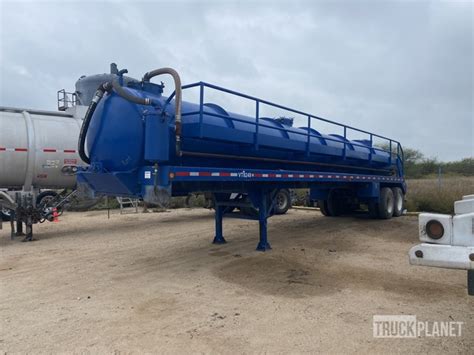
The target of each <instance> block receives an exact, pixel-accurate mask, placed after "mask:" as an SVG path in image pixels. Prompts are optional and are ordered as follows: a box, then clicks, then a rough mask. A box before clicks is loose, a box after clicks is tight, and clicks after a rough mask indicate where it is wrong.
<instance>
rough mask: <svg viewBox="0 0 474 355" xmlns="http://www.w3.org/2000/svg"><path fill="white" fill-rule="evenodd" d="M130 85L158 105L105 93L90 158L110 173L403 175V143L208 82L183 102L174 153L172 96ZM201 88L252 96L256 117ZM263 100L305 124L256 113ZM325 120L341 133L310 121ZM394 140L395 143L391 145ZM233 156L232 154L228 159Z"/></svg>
mask: <svg viewBox="0 0 474 355" xmlns="http://www.w3.org/2000/svg"><path fill="white" fill-rule="evenodd" d="M130 86H132V87H131V88H127V90H129V91H130V92H132V93H133V94H134V95H136V96H139V97H148V98H152V99H153V100H154V101H155V102H157V103H158V106H157V107H156V108H153V107H151V106H141V105H137V104H134V103H132V102H129V101H127V100H125V99H124V98H122V97H120V96H118V95H117V94H116V93H115V92H112V93H111V94H109V95H106V96H105V97H104V98H103V99H102V100H101V102H100V103H99V105H98V106H97V109H96V111H95V113H94V116H93V118H92V121H91V125H90V127H89V131H88V136H87V149H88V151H89V154H90V157H91V162H92V163H100V164H101V165H102V169H103V170H104V171H107V172H118V171H133V170H136V169H139V168H141V167H143V166H144V165H152V164H153V163H160V164H165V165H178V166H179V165H185V166H201V167H202V166H210V167H212V166H214V167H215V166H219V167H239V168H268V169H282V168H284V169H297V170H315V167H317V170H319V171H344V172H348V171H350V172H354V173H362V172H368V171H376V172H377V173H379V174H384V175H388V174H389V173H390V172H393V171H395V172H396V175H398V176H402V175H403V170H402V169H403V167H402V166H403V164H402V149H401V146H400V144H399V143H398V142H396V141H394V140H391V139H388V138H385V137H382V136H379V135H376V134H374V133H370V132H366V131H362V130H358V129H356V128H353V127H349V126H345V125H342V124H339V123H335V122H332V121H328V120H326V119H323V118H320V117H317V116H314V115H309V114H306V113H304V112H301V111H296V110H293V109H289V108H286V107H283V106H281V105H277V104H273V103H270V102H268V101H264V100H260V99H257V98H253V97H250V96H247V95H243V94H240V93H236V92H233V91H230V90H227V89H223V88H220V87H217V86H214V85H210V84H206V83H197V84H193V85H189V86H185V87H183V88H192V87H196V86H198V87H200V93H201V97H200V103H199V104H193V103H188V102H183V105H182V134H181V140H182V145H181V149H182V150H183V152H184V154H183V155H182V156H177V155H176V154H175V150H174V147H175V137H174V133H173V132H174V125H175V122H174V100H172V99H171V98H172V97H173V95H172V96H171V98H168V99H167V98H166V97H163V96H161V86H159V85H153V84H149V83H148V84H147V87H146V89H147V91H145V90H139V88H138V86H139V84H135V83H131V84H130ZM205 88H210V89H213V90H219V91H223V92H225V93H228V94H230V95H238V96H241V97H244V98H246V99H249V100H253V101H255V103H256V117H247V116H242V115H239V114H234V113H228V112H226V111H225V109H224V108H222V107H220V106H218V105H215V104H212V103H205V102H204V95H205V90H204V89H205ZM262 104H265V105H269V106H273V107H277V108H281V109H284V110H286V111H288V112H290V113H293V114H302V115H305V116H307V117H308V126H307V127H301V128H295V127H291V126H290V125H288V124H285V123H282V122H284V121H282V120H275V119H271V118H264V117H260V115H259V107H260V105H262ZM318 120H319V121H324V122H329V123H332V124H334V125H335V126H339V127H342V128H343V130H344V135H335V134H333V135H331V134H322V133H320V132H318V131H317V130H315V129H314V128H312V127H311V126H315V122H313V123H312V121H316V122H317V121H318ZM350 130H352V131H357V132H359V133H364V134H366V135H367V139H366V140H355V141H349V140H348V139H347V138H346V137H345V136H346V135H347V132H348V131H350ZM374 137H378V138H380V139H384V140H386V142H387V145H388V146H392V148H393V149H394V150H393V154H390V153H389V152H388V151H386V150H384V149H382V148H379V147H375V146H372V143H371V142H372V140H373V138H374ZM395 147H396V149H395ZM233 157H235V158H234V159H233Z"/></svg>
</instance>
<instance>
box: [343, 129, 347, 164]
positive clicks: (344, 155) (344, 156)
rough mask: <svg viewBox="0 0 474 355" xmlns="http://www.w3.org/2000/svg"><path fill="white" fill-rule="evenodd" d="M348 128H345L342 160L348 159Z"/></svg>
mask: <svg viewBox="0 0 474 355" xmlns="http://www.w3.org/2000/svg"><path fill="white" fill-rule="evenodd" d="M346 140H347V126H344V149H343V150H342V152H343V153H342V159H346V147H347V142H346Z"/></svg>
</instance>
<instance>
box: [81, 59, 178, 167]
mask: <svg viewBox="0 0 474 355" xmlns="http://www.w3.org/2000/svg"><path fill="white" fill-rule="evenodd" d="M126 72H127V71H126V70H121V71H120V72H119V77H117V78H115V79H114V80H112V82H107V83H104V84H102V85H100V86H99V88H98V89H97V91H96V93H95V95H94V98H93V99H92V102H91V104H90V105H89V108H88V109H87V113H86V116H85V117H84V122H83V123H82V127H81V131H80V134H79V149H78V150H79V156H80V157H81V159H82V160H83V161H84V162H85V163H87V164H90V157H88V156H87V154H86V152H85V141H86V136H87V130H88V129H89V125H90V121H91V118H92V115H93V114H94V111H95V109H96V107H97V104H98V103H99V101H100V100H101V99H102V97H103V96H104V94H105V92H110V91H111V90H112V88H113V89H114V90H115V92H116V93H117V94H118V95H120V96H121V97H123V98H124V99H126V100H128V101H130V102H133V103H135V104H137V105H150V106H155V105H156V104H157V103H156V102H154V100H152V99H150V98H142V97H139V96H135V95H133V94H131V93H130V92H129V91H128V90H125V89H124V88H123V87H122V85H121V84H120V82H119V78H120V76H121V74H123V73H126ZM162 74H169V75H171V76H172V77H173V80H174V86H175V95H176V100H175V135H176V155H178V156H180V155H181V102H182V90H181V78H180V77H179V74H178V72H177V71H176V70H174V69H172V68H161V69H155V70H152V71H150V72H148V73H145V75H144V76H143V79H142V82H149V81H150V79H151V78H153V77H155V76H158V75H162Z"/></svg>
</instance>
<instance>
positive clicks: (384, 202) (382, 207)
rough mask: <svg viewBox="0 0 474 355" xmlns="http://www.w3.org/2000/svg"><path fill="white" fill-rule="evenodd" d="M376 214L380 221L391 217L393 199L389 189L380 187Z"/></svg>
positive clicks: (393, 206)
mask: <svg viewBox="0 0 474 355" xmlns="http://www.w3.org/2000/svg"><path fill="white" fill-rule="evenodd" d="M378 207H379V208H378V212H379V218H380V219H390V218H392V217H393V211H394V209H395V198H394V196H393V191H392V189H391V188H389V187H382V188H381V189H380V199H379V203H378Z"/></svg>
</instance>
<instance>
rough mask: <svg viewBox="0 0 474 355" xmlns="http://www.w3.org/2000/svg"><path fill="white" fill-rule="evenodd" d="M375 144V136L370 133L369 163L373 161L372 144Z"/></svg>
mask: <svg viewBox="0 0 474 355" xmlns="http://www.w3.org/2000/svg"><path fill="white" fill-rule="evenodd" d="M373 144H374V136H373V134H372V133H371V134H370V149H369V163H370V162H372V149H373V148H372V145H373Z"/></svg>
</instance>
